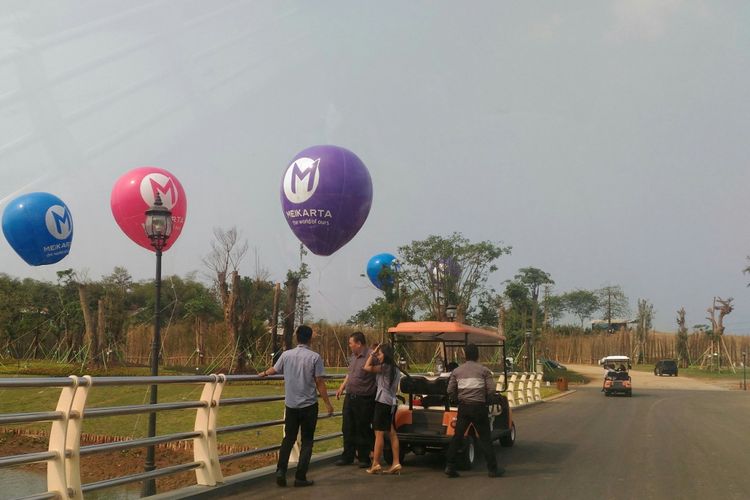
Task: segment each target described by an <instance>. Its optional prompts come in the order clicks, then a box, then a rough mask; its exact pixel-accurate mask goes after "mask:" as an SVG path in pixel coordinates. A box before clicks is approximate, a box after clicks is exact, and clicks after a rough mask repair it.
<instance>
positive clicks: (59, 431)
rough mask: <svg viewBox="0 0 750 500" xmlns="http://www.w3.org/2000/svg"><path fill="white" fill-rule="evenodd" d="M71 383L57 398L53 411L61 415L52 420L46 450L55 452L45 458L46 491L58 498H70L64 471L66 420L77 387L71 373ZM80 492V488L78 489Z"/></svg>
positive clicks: (68, 416) (76, 381)
mask: <svg viewBox="0 0 750 500" xmlns="http://www.w3.org/2000/svg"><path fill="white" fill-rule="evenodd" d="M68 378H70V379H71V380H72V381H73V384H72V385H70V386H66V387H63V388H62V390H61V391H60V397H59V398H58V399H57V407H56V408H55V411H57V412H60V413H61V414H62V417H61V418H60V419H58V420H53V421H52V428H51V429H50V432H49V444H48V448H47V449H48V451H51V452H53V453H54V454H55V457H54V458H51V459H49V460H47V492H49V493H57V494H58V495H59V496H60V498H64V499H67V498H70V496H69V491H68V481H67V478H66V473H65V466H66V461H67V460H66V453H65V447H66V440H67V433H68V420H69V419H70V409H71V407H72V405H73V398H74V397H75V393H76V389H77V388H78V377H76V376H74V375H71V376H70V377H68ZM79 494H80V490H79Z"/></svg>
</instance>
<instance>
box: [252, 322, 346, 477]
mask: <svg viewBox="0 0 750 500" xmlns="http://www.w3.org/2000/svg"><path fill="white" fill-rule="evenodd" d="M312 333H313V332H312V328H310V327H309V326H307V325H300V326H298V327H297V347H296V348H294V349H290V350H288V351H284V352H283V353H282V354H281V357H279V360H278V361H277V362H276V364H275V365H274V366H273V367H272V368H269V369H267V370H265V371H263V372H261V373H259V375H260V376H261V377H265V376H267V375H275V374H277V373H278V374H282V375H284V404H285V406H286V412H285V414H284V415H285V416H284V439H283V440H282V441H281V449H280V450H279V462H278V464H277V466H276V484H278V485H279V486H286V470H287V467H288V465H289V455H290V454H291V452H292V447H293V446H294V443H295V441H296V440H297V433H298V432H300V430H301V434H302V445H301V447H300V453H299V462H298V463H297V472H296V473H295V475H294V486H312V484H313V482H312V481H308V480H307V469H308V468H309V466H310V458H311V457H312V449H313V438H314V437H315V426H316V425H317V423H318V397H317V395H316V394H315V389H316V388H317V390H318V392H319V393H320V396H321V397H322V398H323V401H324V402H325V404H326V409H327V410H328V415H333V406H331V402H330V400H329V399H328V390H327V389H326V384H325V380H324V379H323V359H322V358H321V357H320V354H318V353H317V352H315V351H313V350H312V349H310V340H311V339H312Z"/></svg>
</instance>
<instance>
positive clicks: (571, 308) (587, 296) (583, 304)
mask: <svg viewBox="0 0 750 500" xmlns="http://www.w3.org/2000/svg"><path fill="white" fill-rule="evenodd" d="M562 301H563V304H565V310H566V311H568V312H569V313H571V314H573V315H574V316H577V317H578V319H579V320H580V321H581V329H583V323H584V321H586V320H587V319H589V318H591V316H593V314H594V313H595V312H596V311H598V310H599V297H598V296H597V294H596V293H594V292H592V291H589V290H574V291H572V292H567V293H564V294H563V295H562Z"/></svg>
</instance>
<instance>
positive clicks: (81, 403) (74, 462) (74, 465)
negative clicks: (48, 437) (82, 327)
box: [65, 375, 92, 500]
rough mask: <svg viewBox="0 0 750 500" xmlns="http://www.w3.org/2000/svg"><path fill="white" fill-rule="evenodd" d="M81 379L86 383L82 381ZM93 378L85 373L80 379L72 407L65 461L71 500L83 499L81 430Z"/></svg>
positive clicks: (66, 440)
mask: <svg viewBox="0 0 750 500" xmlns="http://www.w3.org/2000/svg"><path fill="white" fill-rule="evenodd" d="M81 380H83V381H84V383H81ZM91 385H92V379H91V376H90V375H84V376H83V377H81V378H80V379H78V388H77V389H76V393H75V396H74V397H73V404H72V405H71V408H70V420H68V432H67V434H66V437H65V449H66V451H67V453H66V455H67V460H66V462H65V477H66V479H67V482H68V492H69V495H70V496H68V497H65V498H68V499H69V500H82V499H83V492H82V491H81V431H82V428H83V416H84V410H85V409H86V400H87V399H88V395H89V390H90V389H91Z"/></svg>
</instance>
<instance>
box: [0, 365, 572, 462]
mask: <svg viewBox="0 0 750 500" xmlns="http://www.w3.org/2000/svg"><path fill="white" fill-rule="evenodd" d="M345 370H346V369H345V368H329V369H327V372H328V373H331V374H333V373H343V372H345ZM19 372H20V373H19ZM71 373H78V374H80V373H82V372H81V370H80V367H79V366H76V365H64V364H57V363H52V362H33V361H22V362H21V363H15V362H13V363H4V364H0V376H19V375H20V376H24V377H29V376H66V375H68V374H71ZM85 373H87V374H92V375H95V376H115V375H118V376H124V375H148V374H149V370H148V368H145V367H143V368H130V367H127V368H123V367H117V368H114V369H110V370H104V369H96V370H85ZM160 373H162V374H164V375H175V374H178V372H175V371H173V370H169V369H160ZM555 375H559V376H564V377H566V378H568V380H569V382H572V383H576V382H581V381H583V377H582V376H581V375H580V374H577V373H575V372H573V371H570V370H568V371H565V372H561V373H560V374H555ZM339 383H340V382H339V381H329V382H328V383H327V385H328V388H329V390H331V391H332V390H335V389H336V388H337V387H338V384H339ZM202 387H203V385H202V384H180V385H175V384H165V385H160V386H159V393H158V395H159V402H183V401H195V400H197V399H198V398H199V397H200V394H201V390H202ZM541 392H542V397H543V398H545V397H549V396H551V395H553V394H556V393H557V392H558V391H557V388H556V385H555V382H554V381H552V382H551V383H550V386H549V387H547V386H546V383H545V382H543V383H542V388H541ZM283 393H284V389H283V385H282V383H281V382H279V381H264V382H253V383H246V382H245V383H234V384H232V383H230V384H227V385H226V386H225V387H224V390H223V392H222V399H224V398H236V397H253V396H268V395H283ZM59 395H60V389H58V388H32V389H28V388H27V389H8V388H5V389H0V413H27V412H40V411H51V410H53V409H54V408H55V405H56V403H57V399H58V397H59ZM148 400H149V386H140V385H139V386H114V387H111V386H107V387H96V385H95V386H94V387H92V388H91V389H90V392H89V396H88V401H87V408H101V407H114V406H125V405H140V404H146V403H148ZM331 402H332V403H333V406H334V409H335V410H336V411H337V412H339V411H341V407H342V404H343V400H341V401H337V400H336V398H335V397H331ZM321 408H322V405H321ZM283 411H284V403H283V401H274V402H267V403H256V404H248V405H236V406H226V407H221V406H220V407H219V426H220V427H224V426H229V425H235V424H242V423H247V422H261V421H269V420H277V419H281V418H283ZM321 411H323V410H321ZM194 420H195V411H194V410H174V411H163V412H160V413H158V416H157V434H171V433H175V432H185V431H191V430H192V429H193V425H194ZM23 425H24V427H26V428H29V429H34V430H43V431H47V430H49V423H39V424H23ZM147 425H148V414H146V413H143V414H137V415H126V416H120V417H99V418H93V417H91V418H84V424H83V432H84V433H85V434H90V435H95V436H117V437H122V438H130V439H133V438H139V437H145V436H146V434H147ZM340 430H341V419H340V418H338V417H336V418H332V419H323V420H321V421H319V423H318V434H320V435H323V434H331V433H335V432H339V431H340ZM280 441H281V426H273V427H268V428H263V429H257V430H252V431H245V432H240V433H231V434H222V435H220V436H219V443H220V444H224V445H237V446H242V447H250V448H254V447H263V446H270V445H275V444H279V443H280ZM340 446H341V440H340V439H333V440H328V441H324V442H321V443H319V444H317V445H316V450H318V451H324V450H327V449H334V448H339V447H340Z"/></svg>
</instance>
